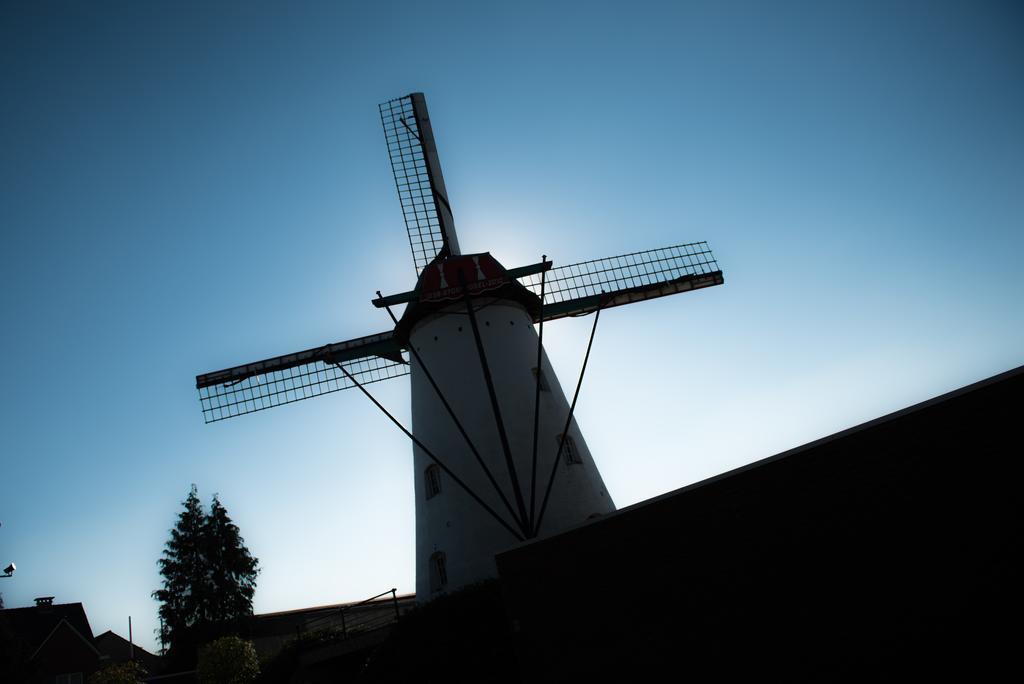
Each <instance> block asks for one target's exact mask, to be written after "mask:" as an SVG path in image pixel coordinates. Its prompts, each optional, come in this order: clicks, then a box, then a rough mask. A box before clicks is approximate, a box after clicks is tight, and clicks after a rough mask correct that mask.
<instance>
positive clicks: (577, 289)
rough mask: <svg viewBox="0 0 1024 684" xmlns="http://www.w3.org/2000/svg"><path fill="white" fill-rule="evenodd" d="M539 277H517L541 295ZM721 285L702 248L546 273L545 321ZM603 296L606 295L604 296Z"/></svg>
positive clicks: (696, 246)
mask: <svg viewBox="0 0 1024 684" xmlns="http://www.w3.org/2000/svg"><path fill="white" fill-rule="evenodd" d="M540 279H541V274H540V273H532V274H529V275H525V276H520V277H519V282H521V283H522V284H523V285H524V286H525V287H526V288H527V289H528V290H531V291H532V292H534V293H535V294H538V295H539V294H540ZM723 282H725V281H724V279H723V277H722V271H721V269H719V267H718V263H717V262H716V261H715V257H714V255H712V253H711V250H710V249H709V248H708V244H707V243H706V242H694V243H690V244H686V245H675V246H672V247H662V248H660V249H652V250H648V251H646V252H633V253H632V254H623V255H621V256H614V257H608V258H605V259H595V260H593V261H583V262H580V263H578V264H569V265H567V266H557V267H555V268H552V269H550V270H549V271H548V272H547V275H546V276H545V283H544V302H545V306H544V320H546V321H549V320H553V319H556V318H563V317H565V316H578V315H581V314H585V313H589V312H591V311H594V310H595V309H596V308H597V307H598V304H600V305H601V307H602V308H608V307H611V306H621V305H622V304H630V303H632V302H640V301H644V300H646V299H654V298H656V297H665V296H667V295H672V294H679V293H680V292H689V291H690V290H696V289H700V288H703V287H710V286H712V285H721V284H722V283H723ZM602 292H603V293H604V294H603V295H602Z"/></svg>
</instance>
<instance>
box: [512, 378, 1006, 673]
mask: <svg viewBox="0 0 1024 684" xmlns="http://www.w3.org/2000/svg"><path fill="white" fill-rule="evenodd" d="M1022 396H1024V367H1022V368H1018V369H1016V370H1013V371H1009V372H1007V373H1004V374H1002V375H998V376H995V377H993V378H990V379H988V380H985V381H982V382H979V383H977V384H974V385H971V386H969V387H965V388H963V389H960V390H957V391H955V392H951V393H949V394H946V395H943V396H940V397H937V398H935V399H932V400H930V401H926V402H924V403H922V404H918V405H916V406H913V407H910V408H907V409H905V410H902V411H899V412H897V413H893V414H891V415H888V416H885V417H883V418H879V419H877V420H873V421H871V422H868V423H865V424H863V425H860V426H857V427H855V428H852V429H849V430H846V431H843V432H840V433H837V434H835V435H832V436H830V437H827V438H824V439H821V440H818V441H816V442H812V443H810V444H807V445H804V446H802V447H799V448H796V449H793V450H790V451H787V452H785V453H782V454H779V455H777V456H774V457H771V458H767V459H765V460H762V461H759V462H756V463H753V464H750V465H748V466H746V467H743V468H739V469H737V470H733V471H731V472H728V473H725V474H722V475H719V476H717V477H713V478H710V479H708V480H705V481H703V482H699V483H697V484H694V485H691V486H688V487H684V488H683V489H680V490H677V491H674V492H671V493H668V494H665V495H663V496H660V497H657V498H654V499H651V500H649V501H645V502H642V503H640V504H637V505H635V506H631V507H629V508H626V509H623V510H621V511H618V512H616V513H613V514H611V515H608V516H606V517H603V518H600V519H597V520H594V521H592V522H590V523H588V524H586V525H583V526H581V527H579V528H576V529H574V530H571V531H568V532H566V533H563V534H560V535H558V536H555V537H551V538H548V539H544V540H540V541H536V542H533V543H527V544H523V545H521V546H519V547H517V548H515V549H512V550H510V551H508V552H505V553H503V554H500V555H499V556H498V558H497V560H498V568H499V571H500V574H501V581H502V586H503V591H504V595H505V600H506V607H507V611H508V614H509V618H510V619H511V620H512V624H513V629H514V630H515V631H516V637H515V639H516V648H517V654H518V659H519V661H520V666H521V669H522V671H521V675H522V678H523V680H524V681H549V680H573V679H579V678H582V677H584V676H588V675H590V676H595V677H607V676H610V675H612V674H615V675H618V676H622V675H628V676H629V677H631V679H632V680H638V679H639V680H643V679H645V678H646V677H647V676H654V673H657V672H660V671H665V670H666V668H667V672H671V673H677V674H679V675H680V676H682V675H683V674H685V675H687V676H694V677H701V678H706V677H708V676H717V677H719V678H721V677H723V676H726V675H729V674H741V675H746V676H750V675H756V676H759V677H764V676H769V675H771V676H780V675H782V676H785V677H786V678H787V679H791V680H792V679H797V680H799V679H822V678H835V677H839V676H850V675H855V676H869V677H871V678H872V679H874V678H876V677H877V676H879V675H884V674H894V675H902V676H913V677H920V676H922V675H950V674H953V675H955V676H961V677H962V676H970V677H977V676H979V675H984V674H986V673H988V674H992V673H995V672H998V671H1000V669H1001V668H1005V667H1007V666H1009V667H1010V668H1011V669H1010V671H1014V670H1016V669H1017V663H1016V656H1015V654H1016V651H1017V649H1018V648H1019V644H1020V636H1021V629H1020V627H1019V625H1020V620H1021V615H1022V610H1021V609H1022V608H1024V600H1022V590H1021V586H1020V585H1021V583H1020V577H1021V563H1020V549H1021V542H1022V534H1021V503H1020V502H1021V495H1020V488H1021V471H1022V468H1021V459H1022V458H1024V452H1022V449H1021V429H1022V416H1024V411H1022V408H1024V406H1022V405H1024V401H1022ZM738 420H739V421H742V417H739V418H738Z"/></svg>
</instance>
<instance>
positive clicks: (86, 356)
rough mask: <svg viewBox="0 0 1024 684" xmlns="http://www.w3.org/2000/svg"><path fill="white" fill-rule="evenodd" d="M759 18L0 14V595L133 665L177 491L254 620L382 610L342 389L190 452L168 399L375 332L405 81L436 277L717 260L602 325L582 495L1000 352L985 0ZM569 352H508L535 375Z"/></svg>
mask: <svg viewBox="0 0 1024 684" xmlns="http://www.w3.org/2000/svg"><path fill="white" fill-rule="evenodd" d="M768 4H769V3H749V4H748V3H733V2H709V3H700V2H679V3H669V2H658V3H647V2H638V1H631V2H628V3H625V2H624V3H596V2H587V3H579V4H572V3H553V2H540V3H536V4H534V3H527V2H517V3H500V4H498V3H480V2H467V3H463V4H452V3H444V2H417V3H388V2H380V3H367V2H360V3H346V2H331V3H322V4H317V3H280V4H271V3H238V4H232V3H195V4H193V5H189V4H188V3H178V2H165V3H124V4H123V5H118V4H115V3H59V4H55V3H20V4H19V5H17V6H14V5H12V4H8V5H5V6H4V8H3V9H2V10H0V150H2V152H0V229H2V237H3V240H2V243H0V286H2V287H0V314H2V317H0V320H2V323H3V329H2V330H3V334H2V337H0V355H2V358H3V359H4V360H5V362H6V364H5V368H4V372H3V391H2V393H0V402H2V405H0V421H2V422H0V520H2V521H3V527H0V562H2V563H3V564H4V565H6V563H7V562H8V561H9V560H14V561H15V562H16V563H17V564H18V571H17V573H16V575H15V576H14V578H12V579H5V580H2V581H0V592H2V593H3V596H4V600H5V602H6V603H7V605H8V606H11V607H13V606H21V605H29V604H31V600H32V598H33V597H35V596H41V595H55V596H56V597H57V601H58V602H70V601H82V602H83V603H84V604H85V607H86V610H87V612H88V615H89V618H90V620H91V623H92V627H93V630H94V631H95V632H97V633H99V632H102V631H104V630H106V629H111V628H112V629H115V630H116V631H118V632H119V633H121V634H126V633H127V623H128V616H129V615H131V616H132V617H133V620H134V625H135V636H136V638H137V639H138V640H139V642H140V643H142V644H143V645H145V646H147V647H149V648H153V647H154V646H155V638H154V636H153V630H154V628H155V627H156V626H157V617H156V608H157V605H156V603H155V602H154V601H153V600H152V599H151V598H150V592H151V591H152V590H153V589H155V588H157V586H158V585H159V581H160V578H159V575H158V574H157V566H156V561H157V558H158V557H159V556H160V553H161V549H162V546H163V544H164V542H165V540H166V538H167V532H168V530H169V529H170V527H171V526H172V525H173V524H174V522H175V518H176V516H177V514H178V512H179V510H180V509H181V501H182V500H183V499H184V498H185V496H186V494H187V492H188V489H189V485H190V484H191V483H193V482H194V483H196V485H197V486H198V487H199V492H200V496H201V497H202V498H203V500H204V503H208V502H209V498H210V496H211V495H212V494H213V493H214V492H218V493H219V494H220V497H221V500H222V501H223V503H224V505H225V506H226V507H227V509H228V511H229V513H230V514H231V515H232V517H233V518H234V520H235V521H236V522H237V524H238V525H239V526H240V528H241V531H242V534H243V536H244V537H245V540H246V543H247V545H248V547H249V549H250V550H251V551H252V553H253V554H254V555H256V556H258V557H259V559H260V563H261V566H262V568H263V572H262V574H261V575H260V578H259V582H258V588H257V592H256V597H255V602H254V607H255V609H256V611H257V612H266V611H275V610H286V609H291V608H300V607H305V606H310V605H316V604H323V603H330V602H337V601H343V600H358V599H362V598H366V597H368V596H371V595H374V594H377V593H379V592H381V591H384V590H386V589H389V588H390V587H393V586H394V587H397V588H398V589H399V591H403V592H404V591H411V590H412V589H413V581H414V579H413V578H414V568H413V497H412V468H411V448H410V445H409V444H408V443H407V441H406V438H405V437H404V436H402V435H401V434H400V433H398V432H397V431H396V430H395V429H394V428H393V427H392V426H390V424H389V423H388V422H387V421H386V419H385V418H383V417H382V416H381V415H380V414H379V413H378V412H377V410H376V409H375V408H374V407H373V406H372V405H370V404H369V402H368V401H367V400H366V399H365V398H364V397H362V396H361V395H360V394H358V393H357V392H342V393H338V394H335V395H331V396H328V397H321V398H318V399H314V400H312V401H306V402H300V403H298V404H293V405H290V406H285V407H280V408H277V409H274V410H271V411H266V412H262V413H258V414H255V415H249V416H244V417H241V418H236V419H233V420H230V421H226V422H223V423H219V424H215V425H204V424H203V421H202V416H201V414H200V407H199V401H198V398H197V396H196V392H195V389H194V384H193V383H194V376H195V375H196V374H197V373H201V372H206V371H211V370H217V369H220V368H223V367H226V366H231V365H236V364H240V363H244V362H247V361H253V360H257V359H262V358H265V357H267V356H273V355H277V354H281V353H286V352H290V351H296V350H299V349H306V348H309V347H313V346H316V345H319V344H323V343H326V342H331V341H338V340H344V339H348V338H351V337H356V336H360V335H364V334H369V333H373V332H378V331H381V330H385V329H387V328H388V327H389V325H388V319H387V316H386V314H384V313H383V312H381V311H379V310H377V309H374V308H373V307H372V306H370V304H369V300H370V299H371V298H372V297H373V296H374V291H375V290H377V289H381V290H383V291H384V292H385V293H390V292H398V291H403V290H407V289H409V288H411V287H412V285H413V284H414V283H413V267H412V259H411V255H410V254H409V249H408V244H407V241H406V237H405V231H404V227H403V225H402V221H401V214H400V212H399V205H398V199H397V196H396V193H395V188H394V184H393V180H392V178H391V172H390V166H389V163H388V159H387V152H386V148H385V144H384V137H383V133H382V132H381V130H380V121H379V118H378V114H377V104H378V103H379V102H382V101H384V100H386V99H389V98H392V97H397V96H401V95H404V94H406V93H408V92H411V91H414V90H420V91H424V92H425V93H426V95H427V100H428V103H429V105H430V111H431V117H432V121H433V125H434V132H435V135H436V138H437V141H438V146H439V151H440V156H441V161H442V165H443V168H444V172H445V178H446V181H447V186H448V190H449V194H450V199H451V203H452V207H453V210H454V214H455V218H456V224H457V226H458V229H459V239H460V242H461V244H462V248H463V251H466V252H475V251H485V250H489V251H491V252H492V253H494V254H495V256H496V257H497V258H498V259H499V260H501V261H502V262H503V263H505V264H506V265H507V266H517V265H521V264H524V263H527V262H531V261H536V260H537V259H539V257H540V255H541V254H542V253H544V254H548V255H549V257H550V258H551V259H553V260H554V261H555V262H556V264H565V263H571V262H575V261H582V260H585V259H590V258H596V257H602V256H609V255H613V254H619V253H622V252H629V251H636V250H642V249H650V248H655V247H660V246H664V245H669V244H677V243H680V242H691V241H696V240H707V241H708V242H709V243H710V246H711V247H712V249H713V250H714V251H715V254H716V256H717V257H718V260H719V263H720V265H721V266H722V268H723V270H724V272H725V277H726V284H725V285H724V286H723V287H718V288H712V289H709V290H704V291H701V292H697V293H693V294H687V295H683V296H677V297H669V298H664V299H660V300H657V301H654V302H648V303H644V304H638V305H635V306H629V307H623V308H619V309H615V310H611V311H609V312H607V313H606V314H605V315H603V316H602V318H601V324H600V328H599V330H598V335H597V340H596V342H595V346H594V351H593V353H592V356H591V361H590V365H589V367H588V372H587V378H586V381H585V384H584V390H583V393H582V395H581V398H580V402H579V406H578V409H577V417H578V421H579V423H580V425H581V428H582V429H583V430H584V432H585V434H586V436H587V440H588V443H589V445H590V448H591V450H592V452H593V454H594V456H595V458H596V460H597V462H598V464H599V466H600V468H601V471H602V473H603V475H604V479H605V482H606V483H607V485H608V487H609V490H610V493H611V494H612V496H613V497H614V499H615V501H616V503H617V504H618V505H619V506H623V505H628V504H632V503H635V502H638V501H642V500H644V499H646V498H649V497H651V496H653V495H657V494H660V493H663V492H666V491H669V490H672V489H675V488H678V487H681V486H683V485H686V484H688V483H691V482H694V481H696V480H699V479H702V478H704V477H707V476H709V475H713V474H715V473H719V472H722V471H723V470H726V469H729V468H732V467H735V466H738V465H741V464H744V463H747V462H750V461H753V460H756V459H759V458H763V457H766V456H770V455H772V454H774V453H777V452H779V451H782V450H784V449H787V448H789V447H793V446H797V445H799V444H802V443H805V442H807V441H810V440H813V439H816V438H818V437H822V436H825V435H828V434H831V433H833V432H835V431H837V430H840V429H843V428H846V427H850V426H852V425H855V424H858V423H860V422H863V421H865V420H869V419H871V418H874V417H877V416H879V415H882V414H885V413H888V412H891V411H893V410H896V409H899V408H902V407H904V406H906V405H909V404H912V403H915V402H918V401H921V400H924V399H927V398H929V397H931V396H934V395H936V394H939V393H941V392H944V391H948V390H951V389H954V388H956V387H960V386H962V385H965V384H967V383H970V382H972V381H975V380H979V379H982V378H985V377H987V376H990V375H993V374H995V373H997V372H1000V371H1003V370H1007V369H1009V368H1012V367H1016V366H1018V365H1020V364H1021V363H1024V351H1022V350H1024V313H1022V307H1021V301H1022V295H1024V275H1022V269H1021V258H1022V254H1024V230H1022V228H1024V226H1022V221H1024V219H1022V217H1024V40H1022V39H1021V36H1022V35H1024V13H1022V11H1021V9H1020V5H1019V3H1015V2H1006V3H998V2H956V3H943V2H895V3H871V2H868V3H861V2H850V3H832V2H820V1H813V2H806V3H781V4H779V6H774V5H776V3H772V5H773V6H771V7H768V6H767V5H768ZM589 325H590V319H583V320H579V321H561V322H558V323H557V324H552V325H551V326H549V327H548V328H547V329H546V331H545V341H546V342H548V343H549V353H550V354H551V356H552V360H553V362H554V364H555V367H556V369H557V370H558V372H559V376H560V378H561V380H562V383H563V385H565V386H567V387H571V386H572V385H573V384H574V382H575V379H576V376H577V373H578V371H579V365H580V362H581V360H582V356H583V351H584V348H585V346H586V337H587V334H588V332H589ZM374 389H375V391H376V392H377V394H378V396H379V397H380V399H381V400H382V401H383V402H384V403H385V404H386V405H387V406H389V407H390V408H392V409H393V410H394V411H395V412H396V414H397V415H398V417H400V418H401V419H402V420H403V421H406V422H408V419H409V405H408V401H409V400H408V380H407V379H405V378H403V379H400V380H395V381H391V382H389V383H386V384H382V385H376V386H375V387H374ZM970 467H972V466H971V462H970V455H969V454H965V455H964V468H970Z"/></svg>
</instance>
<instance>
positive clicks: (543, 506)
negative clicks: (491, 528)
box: [530, 291, 604, 538]
mask: <svg viewBox="0 0 1024 684" xmlns="http://www.w3.org/2000/svg"><path fill="white" fill-rule="evenodd" d="M601 295H602V300H603V295H604V292H603V291H602V292H601ZM602 303H603V301H602ZM600 318H601V304H598V306H597V312H596V314H595V315H594V326H593V327H592V328H591V329H590V341H589V342H587V353H586V354H585V355H584V356H583V368H581V369H580V379H579V380H578V381H577V382H576V392H575V393H574V394H573V395H572V405H571V406H570V407H569V415H568V416H567V417H566V419H565V428H564V429H563V430H562V438H561V439H560V440H559V441H558V451H557V452H556V453H555V460H554V462H553V463H552V464H551V476H550V477H549V478H548V487H547V490H546V491H545V492H544V501H543V502H542V503H541V506H540V513H539V514H538V515H537V523H536V525H534V527H533V529H532V530H531V533H530V537H531V538H532V537H536V536H537V535H538V534H540V526H541V523H543V522H544V511H545V510H547V507H548V497H550V496H551V486H552V485H553V484H554V483H555V473H556V472H558V461H559V459H561V457H562V448H563V447H564V446H565V440H566V438H567V437H568V435H569V426H570V425H571V424H572V414H573V413H574V412H575V411H576V400H577V399H579V397H580V387H582V386H583V375H584V374H585V373H586V372H587V361H589V360H590V348H591V347H592V346H593V344H594V333H595V332H597V321H598V320H599V319H600Z"/></svg>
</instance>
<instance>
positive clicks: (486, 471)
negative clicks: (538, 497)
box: [377, 291, 528, 534]
mask: <svg viewBox="0 0 1024 684" xmlns="http://www.w3.org/2000/svg"><path fill="white" fill-rule="evenodd" d="M377 296H378V297H380V296H381V294H380V292H379V291H378V292H377ZM384 308H385V309H386V310H387V312H388V315H389V316H391V320H392V321H394V322H395V325H396V326H397V325H398V319H397V318H396V317H395V314H394V313H392V312H391V307H390V306H387V305H385V307H384ZM409 352H410V353H411V354H412V355H413V358H415V359H416V363H418V364H420V368H421V369H422V370H423V375H425V376H426V378H427V380H428V381H429V382H430V386H431V387H433V388H434V392H436V393H437V398H438V399H440V400H441V404H442V405H443V406H444V408H445V410H446V411H448V415H449V416H451V418H452V421H453V422H454V423H455V427H456V428H458V430H459V434H461V435H462V438H463V439H465V440H466V445H467V446H468V447H469V450H470V451H472V452H473V456H475V457H476V462H477V463H479V464H480V467H481V468H483V469H484V474H486V475H487V479H488V480H489V481H490V483H491V486H492V487H494V491H495V492H497V493H498V496H499V497H501V502H502V503H503V504H505V508H507V509H508V513H509V515H511V516H512V519H513V520H514V521H515V522H516V524H517V525H519V529H520V530H522V532H523V534H526V533H527V530H528V527H527V525H528V523H527V521H525V520H520V519H519V518H518V517H517V516H516V513H515V511H514V510H512V504H511V503H509V501H508V498H507V497H506V496H505V493H504V492H503V491H501V487H499V486H498V481H497V480H495V479H494V475H492V474H491V469H490V468H488V467H487V464H486V463H485V462H484V459H483V456H481V455H480V452H479V451H478V450H477V448H476V445H474V444H473V440H471V439H470V438H469V435H468V434H467V433H466V430H465V428H463V427H462V422H461V421H460V420H459V419H458V417H457V416H456V415H455V410H454V409H452V407H451V404H449V403H448V400H447V399H446V398H445V396H444V393H442V392H441V388H440V387H438V385H437V382H435V381H434V376H433V375H431V374H430V371H429V370H427V366H426V364H424V363H423V359H422V358H421V357H420V355H419V352H417V351H416V347H415V346H413V344H412V343H410V344H409Z"/></svg>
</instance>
